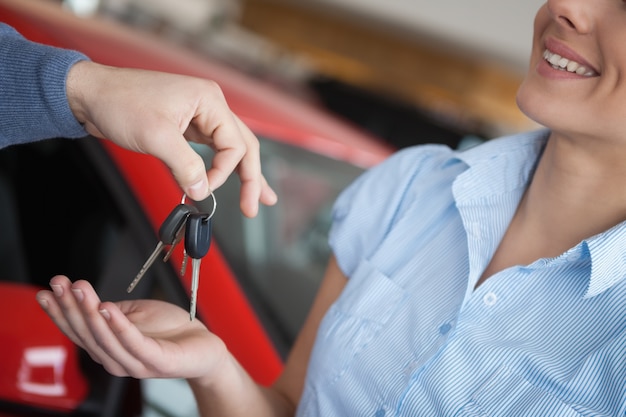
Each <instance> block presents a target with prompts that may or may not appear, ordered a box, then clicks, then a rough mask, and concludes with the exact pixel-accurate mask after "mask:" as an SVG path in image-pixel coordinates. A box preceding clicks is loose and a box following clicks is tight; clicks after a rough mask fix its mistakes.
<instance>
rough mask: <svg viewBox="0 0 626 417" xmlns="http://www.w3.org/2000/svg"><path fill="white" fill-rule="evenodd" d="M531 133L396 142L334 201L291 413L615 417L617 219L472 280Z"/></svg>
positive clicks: (517, 182) (516, 185) (619, 282)
mask: <svg viewBox="0 0 626 417" xmlns="http://www.w3.org/2000/svg"><path fill="white" fill-rule="evenodd" d="M547 134H548V133H547V132H546V131H538V132H530V133H526V134H521V135H516V136H512V137H507V138H502V139H498V140H493V141H489V142H487V143H486V144H484V145H480V146H478V147H475V148H472V149H470V150H468V151H464V152H454V151H451V150H449V149H447V148H445V147H442V146H438V145H426V146H419V147H415V148H411V149H407V150H404V151H401V152H399V153H397V154H396V155H394V156H393V157H391V158H390V159H389V160H388V161H386V162H385V163H383V164H381V165H379V166H378V167H376V168H374V169H372V170H370V171H369V172H367V173H366V174H364V175H363V176H362V177H361V178H359V179H358V180H357V181H356V182H355V184H353V185H352V186H351V187H350V188H349V189H347V190H346V191H345V192H344V193H343V194H342V195H341V197H340V198H339V200H338V202H337V204H336V208H335V223H334V226H333V229H332V232H331V245H332V247H333V250H334V253H335V255H336V257H337V259H338V262H339V265H340V267H341V268H342V270H343V271H344V272H345V274H346V275H347V276H348V277H349V281H348V284H347V286H346V288H345V290H344V292H343V293H342V295H341V296H340V298H339V299H338V300H337V302H336V303H335V304H334V305H333V306H332V307H331V308H330V310H329V311H328V313H327V315H326V317H325V318H324V320H323V321H322V324H321V326H320V329H319V332H318V338H317V341H316V344H315V347H314V351H313V355H312V359H311V364H310V367H309V373H308V375H307V381H306V386H305V391H304V394H303V398H302V401H301V403H300V407H299V410H298V416H300V417H305V416H307V417H308V416H324V417H333V416H337V417H339V416H340V417H349V416H359V417H363V416H373V417H383V416H385V417H388V416H428V417H431V416H481V417H482V416H542V417H548V416H559V417H562V416H565V417H569V416H624V415H625V413H626V280H624V276H625V275H626V225H624V224H621V225H617V226H615V227H614V228H612V229H611V230H608V231H606V232H605V233H602V234H600V235H598V236H594V237H592V238H589V239H587V240H585V241H583V242H581V243H580V244H578V245H577V246H576V247H574V248H571V249H570V250H568V251H567V252H566V253H563V254H562V255H561V256H559V257H557V258H553V259H539V260H537V261H535V262H534V263H532V264H530V265H524V266H518V267H513V268H509V269H507V270H504V271H502V272H500V273H498V274H496V275H495V276H493V277H492V278H490V279H489V280H487V281H486V282H485V283H484V284H482V285H481V286H480V287H478V289H476V290H474V288H475V284H476V282H477V280H478V279H479V277H480V275H481V273H482V271H483V270H484V268H485V267H486V265H487V263H488V262H489V260H490V258H491V256H492V255H493V253H494V251H495V249H496V247H497V245H498V242H499V241H500V239H501V238H502V236H503V234H504V232H505V230H506V227H507V225H508V223H509V222H510V219H511V217H512V216H513V214H514V212H515V209H516V207H517V205H518V203H519V200H520V198H521V196H522V194H523V192H524V189H525V188H526V186H527V184H528V181H529V179H530V177H531V175H532V173H533V170H534V167H535V164H536V161H537V158H538V156H539V155H540V153H541V151H542V149H543V146H544V145H545V141H546V139H547Z"/></svg>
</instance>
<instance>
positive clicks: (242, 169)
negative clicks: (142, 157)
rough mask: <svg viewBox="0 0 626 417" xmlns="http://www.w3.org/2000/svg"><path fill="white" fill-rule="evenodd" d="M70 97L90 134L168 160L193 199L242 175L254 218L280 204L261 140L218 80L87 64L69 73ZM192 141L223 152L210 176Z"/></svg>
mask: <svg viewBox="0 0 626 417" xmlns="http://www.w3.org/2000/svg"><path fill="white" fill-rule="evenodd" d="M67 97H68V101H69V104H70V108H71V109H72V112H73V113H74V115H75V116H76V118H77V119H78V121H79V122H81V123H83V124H84V125H85V128H86V129H87V131H88V132H89V133H90V134H92V135H94V136H96V137H100V138H107V139H110V140H112V141H114V142H115V143H117V144H118V145H120V146H122V147H125V148H127V149H130V150H133V151H137V152H142V153H147V154H151V155H154V156H156V157H157V158H159V159H161V160H162V161H163V162H165V164H166V165H167V166H168V167H169V168H170V170H171V171H172V174H173V175H174V177H175V178H176V181H178V183H179V184H180V186H181V188H182V189H183V191H184V192H185V193H186V194H187V195H188V196H189V197H190V198H192V199H194V200H203V199H204V198H206V197H208V196H209V191H210V189H209V187H210V188H211V189H212V190H215V189H217V188H218V187H220V186H221V185H222V184H223V183H224V181H226V178H228V176H229V175H230V174H231V173H232V172H233V171H236V172H237V174H238V175H239V177H240V179H241V199H240V206H241V210H242V212H243V213H244V214H245V215H246V216H248V217H254V216H255V215H256V214H257V212H258V203H259V202H261V203H263V204H267V205H272V204H274V203H275V202H276V194H275V193H274V191H273V190H272V189H271V187H270V186H269V185H268V184H267V181H266V180H265V177H264V176H263V174H262V173H261V162H260V154H259V142H258V140H257V138H256V137H255V136H254V134H253V133H252V132H251V131H250V130H249V129H248V127H247V126H245V125H244V124H243V122H241V120H239V118H238V117H237V116H236V115H235V114H233V113H232V112H231V110H230V109H229V107H228V104H227V103H226V100H225V99H224V96H223V94H222V91H221V89H220V87H219V86H218V85H217V84H216V83H215V82H213V81H209V80H205V79H201V78H195V77H188V76H182V75H176V74H168V73H162V72H154V71H145V70H137V69H125V68H115V67H109V66H105V65H100V64H97V63H94V62H90V61H82V62H79V63H77V64H76V65H74V66H73V67H72V69H71V70H70V72H69V74H68V78H67ZM187 140H189V141H193V142H198V143H204V144H207V145H209V146H211V147H212V148H213V149H214V150H215V157H214V159H213V161H212V166H211V167H210V169H209V170H208V173H207V171H206V168H205V166H204V163H203V162H202V158H200V156H199V155H198V154H197V153H196V152H195V151H194V150H193V149H192V148H191V147H190V146H189V144H188V143H187Z"/></svg>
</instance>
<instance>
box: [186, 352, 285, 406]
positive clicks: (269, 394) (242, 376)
mask: <svg viewBox="0 0 626 417" xmlns="http://www.w3.org/2000/svg"><path fill="white" fill-rule="evenodd" d="M189 385H190V386H191V389H192V391H193V393H194V396H195V397H196V401H197V403H198V409H199V411H200V415H201V416H202V417H215V416H219V417H238V416H242V417H243V416H245V417H249V416H255V417H270V416H272V417H288V416H293V415H294V414H295V405H294V404H292V403H291V402H290V401H289V400H288V399H287V397H286V396H284V395H282V394H281V393H279V392H278V391H277V390H275V389H273V388H266V387H262V386H260V385H258V384H256V383H255V382H254V381H253V380H252V378H251V377H250V376H249V375H248V373H247V372H246V371H245V370H244V369H243V368H242V367H241V366H240V365H239V364H238V363H237V361H236V360H235V359H234V358H233V357H232V356H229V358H228V359H227V360H226V363H225V365H224V366H223V371H222V372H220V377H219V378H217V379H215V378H211V379H210V380H207V379H203V378H197V379H194V380H189Z"/></svg>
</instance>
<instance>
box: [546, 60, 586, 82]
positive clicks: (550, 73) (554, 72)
mask: <svg viewBox="0 0 626 417" xmlns="http://www.w3.org/2000/svg"><path fill="white" fill-rule="evenodd" d="M537 73H539V75H541V76H543V77H546V78H550V79H553V80H580V79H585V78H589V77H585V76H583V75H578V74H576V73H574V72H569V71H562V70H558V69H554V68H553V67H552V65H551V64H550V63H549V62H548V61H546V60H545V59H542V60H541V61H539V64H537Z"/></svg>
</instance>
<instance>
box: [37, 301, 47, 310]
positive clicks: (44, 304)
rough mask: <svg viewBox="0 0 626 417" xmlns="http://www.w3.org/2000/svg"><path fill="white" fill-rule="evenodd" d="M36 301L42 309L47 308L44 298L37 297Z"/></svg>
mask: <svg viewBox="0 0 626 417" xmlns="http://www.w3.org/2000/svg"><path fill="white" fill-rule="evenodd" d="M37 302H38V303H39V305H40V306H41V308H43V309H44V310H45V309H47V308H48V300H44V299H43V298H37Z"/></svg>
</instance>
